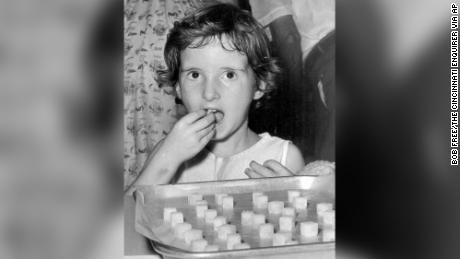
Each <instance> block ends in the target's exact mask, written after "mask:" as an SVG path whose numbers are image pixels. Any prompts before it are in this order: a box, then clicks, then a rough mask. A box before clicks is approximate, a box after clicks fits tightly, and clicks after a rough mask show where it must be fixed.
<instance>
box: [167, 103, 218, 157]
mask: <svg viewBox="0 0 460 259" xmlns="http://www.w3.org/2000/svg"><path fill="white" fill-rule="evenodd" d="M215 122H216V118H215V116H214V113H212V112H211V113H208V114H207V113H206V111H205V110H198V111H195V112H191V113H189V114H187V115H185V116H184V117H182V118H181V119H180V120H179V121H177V122H176V124H175V125H174V127H173V128H172V130H171V132H170V133H169V134H168V136H167V137H166V138H165V139H164V142H163V145H162V146H161V149H162V152H164V153H167V154H171V156H173V157H174V160H176V161H177V162H178V163H179V164H180V163H183V162H184V161H186V160H189V159H191V158H193V157H194V156H195V155H196V154H198V153H199V152H200V151H201V150H202V149H203V148H204V147H205V146H206V145H207V144H208V143H209V141H210V140H211V139H212V137H213V136H214V134H215V128H216V124H215Z"/></svg>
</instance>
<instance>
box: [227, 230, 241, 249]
mask: <svg viewBox="0 0 460 259" xmlns="http://www.w3.org/2000/svg"><path fill="white" fill-rule="evenodd" d="M239 243H241V236H240V234H230V235H228V236H227V244H226V247H227V249H233V247H234V246H235V245H236V244H239Z"/></svg>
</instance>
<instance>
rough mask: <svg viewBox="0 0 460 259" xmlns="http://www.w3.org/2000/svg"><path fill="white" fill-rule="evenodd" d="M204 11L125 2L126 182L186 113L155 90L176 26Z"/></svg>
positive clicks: (177, 2)
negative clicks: (168, 40) (170, 38)
mask: <svg viewBox="0 0 460 259" xmlns="http://www.w3.org/2000/svg"><path fill="white" fill-rule="evenodd" d="M201 5H202V1H197V0H127V1H126V2H125V10H124V41H125V42H124V86H123V88H124V89H123V93H124V133H123V134H124V180H125V181H124V182H125V189H126V187H127V186H129V185H130V184H131V183H132V182H133V181H134V180H135V179H136V178H137V176H138V174H139V172H140V170H141V169H142V168H143V166H144V163H145V161H146V159H147V157H148V155H149V154H150V152H151V151H152V149H153V147H154V146H155V144H156V143H157V142H158V141H159V140H161V139H162V138H163V137H164V136H165V135H166V134H167V133H168V132H169V131H170V129H171V128H172V126H173V125H174V123H175V122H176V121H177V118H179V117H180V116H181V115H183V114H184V111H183V109H182V108H181V107H179V106H178V105H176V104H175V101H174V100H175V94H174V89H173V87H171V86H161V87H160V86H159V85H158V84H157V82H156V73H155V72H156V71H157V70H158V69H165V68H166V66H165V62H164V59H163V49H164V45H165V43H166V37H167V33H168V31H169V29H170V28H172V26H173V24H174V22H175V21H177V20H179V19H181V18H182V17H184V16H185V15H187V14H188V13H189V12H190V11H192V10H194V9H196V8H197V7H198V6H201Z"/></svg>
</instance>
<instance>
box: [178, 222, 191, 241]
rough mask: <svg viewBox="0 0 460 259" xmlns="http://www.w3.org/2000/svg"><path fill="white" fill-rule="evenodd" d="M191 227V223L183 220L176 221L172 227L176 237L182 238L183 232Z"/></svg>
mask: <svg viewBox="0 0 460 259" xmlns="http://www.w3.org/2000/svg"><path fill="white" fill-rule="evenodd" d="M190 229H192V225H191V224H190V223H187V222H184V223H178V224H177V225H176V226H175V227H174V236H175V237H176V238H179V239H182V238H184V233H185V232H187V231H189V230H190Z"/></svg>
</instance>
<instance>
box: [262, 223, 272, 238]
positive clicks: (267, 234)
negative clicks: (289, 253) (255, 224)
mask: <svg viewBox="0 0 460 259" xmlns="http://www.w3.org/2000/svg"><path fill="white" fill-rule="evenodd" d="M274 232H275V227H274V226H273V224H271V223H266V224H262V225H260V226H259V238H260V239H271V238H272V237H273V234H274Z"/></svg>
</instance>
